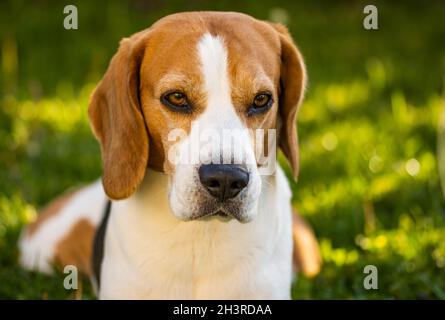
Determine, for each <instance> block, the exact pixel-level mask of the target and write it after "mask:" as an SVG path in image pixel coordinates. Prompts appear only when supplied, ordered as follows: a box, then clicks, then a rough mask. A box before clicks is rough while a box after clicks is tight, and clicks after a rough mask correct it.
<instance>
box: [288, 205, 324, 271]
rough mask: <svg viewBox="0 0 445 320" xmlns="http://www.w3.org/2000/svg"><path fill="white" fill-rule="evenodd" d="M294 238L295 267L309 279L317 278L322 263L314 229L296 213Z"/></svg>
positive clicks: (294, 217)
mask: <svg viewBox="0 0 445 320" xmlns="http://www.w3.org/2000/svg"><path fill="white" fill-rule="evenodd" d="M292 237H293V241H294V253H293V260H294V267H295V268H296V269H297V271H301V272H303V273H304V274H305V275H306V276H308V277H313V276H316V275H317V274H318V273H319V272H320V268H321V263H322V261H321V256H320V250H319V248H318V242H317V239H316V237H315V235H314V232H313V231H312V228H311V227H310V226H309V225H308V224H307V223H306V221H304V220H303V218H302V217H301V216H300V215H299V214H298V213H297V212H295V211H294V214H293V215H292Z"/></svg>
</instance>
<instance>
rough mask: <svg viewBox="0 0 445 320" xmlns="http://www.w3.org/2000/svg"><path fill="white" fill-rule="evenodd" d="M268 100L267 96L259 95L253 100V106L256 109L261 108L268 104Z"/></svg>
mask: <svg viewBox="0 0 445 320" xmlns="http://www.w3.org/2000/svg"><path fill="white" fill-rule="evenodd" d="M269 100H270V96H269V95H267V94H265V93H261V94H259V95H257V96H256V97H255V99H254V100H253V105H254V106H255V107H257V108H262V107H264V106H265V105H266V104H267V103H268V102H269Z"/></svg>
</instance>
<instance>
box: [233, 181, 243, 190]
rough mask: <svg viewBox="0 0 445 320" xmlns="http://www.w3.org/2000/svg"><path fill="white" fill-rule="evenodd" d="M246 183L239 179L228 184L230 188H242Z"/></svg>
mask: <svg viewBox="0 0 445 320" xmlns="http://www.w3.org/2000/svg"><path fill="white" fill-rule="evenodd" d="M245 186H246V185H244V184H243V183H242V182H241V181H235V182H233V183H232V184H231V185H230V188H232V189H242V188H244V187H245Z"/></svg>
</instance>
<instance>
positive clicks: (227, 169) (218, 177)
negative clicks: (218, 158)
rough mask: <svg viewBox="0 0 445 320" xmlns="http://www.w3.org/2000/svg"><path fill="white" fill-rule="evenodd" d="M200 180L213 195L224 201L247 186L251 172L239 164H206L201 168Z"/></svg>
mask: <svg viewBox="0 0 445 320" xmlns="http://www.w3.org/2000/svg"><path fill="white" fill-rule="evenodd" d="M199 180H200V181H201V183H202V185H203V186H204V187H205V188H206V189H207V190H208V191H209V193H210V194H211V195H212V196H214V197H215V198H218V199H219V200H220V201H224V200H227V199H230V198H234V197H236V195H237V194H238V193H240V192H241V190H243V189H244V188H245V187H246V186H247V184H248V183H249V173H248V172H247V171H246V170H245V169H243V168H242V167H240V166H237V165H232V164H204V165H202V166H201V167H200V168H199Z"/></svg>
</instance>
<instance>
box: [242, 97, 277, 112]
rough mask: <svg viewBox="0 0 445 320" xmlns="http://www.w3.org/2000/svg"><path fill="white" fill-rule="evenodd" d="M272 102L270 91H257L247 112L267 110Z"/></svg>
mask: <svg viewBox="0 0 445 320" xmlns="http://www.w3.org/2000/svg"><path fill="white" fill-rule="evenodd" d="M272 104H273V99H272V95H271V94H270V93H259V94H257V95H256V96H255V98H254V99H253V103H252V105H251V107H250V108H249V110H248V114H249V115H250V114H254V113H262V112H265V111H267V110H268V109H269V108H270V107H271V106H272Z"/></svg>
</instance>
